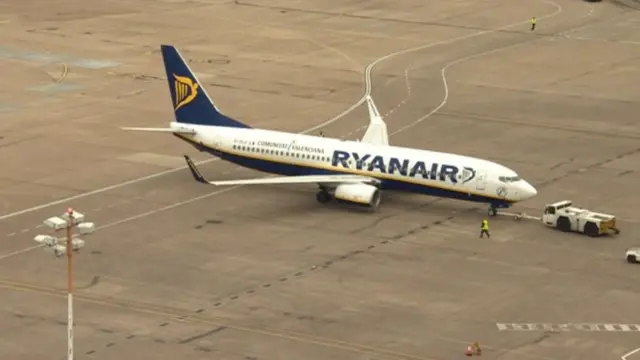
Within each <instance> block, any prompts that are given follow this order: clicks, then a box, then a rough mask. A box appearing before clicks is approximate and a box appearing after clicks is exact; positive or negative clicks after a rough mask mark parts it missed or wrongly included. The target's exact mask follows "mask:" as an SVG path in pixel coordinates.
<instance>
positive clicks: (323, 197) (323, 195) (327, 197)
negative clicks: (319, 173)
mask: <svg viewBox="0 0 640 360" xmlns="http://www.w3.org/2000/svg"><path fill="white" fill-rule="evenodd" d="M316 200H318V202H319V203H320V204H326V203H328V202H329V201H331V194H329V193H328V192H326V191H324V190H320V191H318V193H317V194H316Z"/></svg>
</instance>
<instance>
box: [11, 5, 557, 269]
mask: <svg viewBox="0 0 640 360" xmlns="http://www.w3.org/2000/svg"><path fill="white" fill-rule="evenodd" d="M545 2H548V3H551V4H553V5H554V6H556V8H557V10H556V11H555V12H554V13H552V14H549V15H546V16H543V17H541V18H540V19H544V18H548V17H552V16H555V15H557V14H559V13H561V12H562V7H561V6H559V5H558V4H556V3H553V2H551V1H545ZM523 23H527V21H521V22H518V23H514V24H511V25H507V26H503V27H501V28H498V29H493V30H484V31H480V32H476V33H473V34H469V35H466V36H461V37H457V38H453V39H449V40H443V41H439V42H436V43H431V44H426V45H421V46H418V47H414V48H410V49H405V50H401V51H398V52H395V53H391V54H387V55H385V56H383V57H381V58H378V59H377V60H375V61H374V62H372V63H370V64H369V65H368V66H367V68H366V71H365V84H366V86H365V88H366V90H365V95H363V96H362V98H361V99H360V100H359V101H358V102H357V103H356V104H354V105H352V106H351V107H349V108H348V109H347V110H345V111H343V112H342V113H340V114H338V115H336V116H335V117H333V118H332V119H329V120H328V121H325V122H324V123H322V124H319V125H316V126H314V127H312V128H309V129H307V130H305V131H302V132H301V133H302V134H305V133H309V132H312V131H315V130H317V129H319V128H321V127H324V126H326V125H329V124H331V123H333V122H335V121H337V120H339V119H341V118H342V117H344V116H345V115H347V114H348V113H349V112H351V111H353V110H354V109H355V108H357V106H359V105H361V104H362V103H363V102H364V101H366V97H367V96H368V95H369V94H370V93H371V89H372V84H371V70H372V69H373V67H374V66H375V65H377V64H378V63H380V62H381V61H383V60H386V59H389V58H392V57H394V56H396V55H400V54H405V53H410V52H413V51H418V50H423V49H426V48H430V47H433V46H436V45H442V44H449V43H453V42H456V41H460V40H464V39H469V38H472V37H475V36H478V35H482V34H487V33H492V32H495V31H498V30H504V29H507V28H510V27H513V26H516V25H520V24H523ZM502 49H503V48H500V49H495V50H492V51H497V50H502ZM492 51H488V52H485V53H490V52H492ZM485 53H481V54H477V55H476V56H481V55H483V54H485ZM472 57H473V56H469V57H467V58H472ZM463 59H466V58H463ZM463 59H458V60H457V61H454V62H452V63H449V65H447V66H445V68H443V69H442V76H443V79H444V80H445V87H446V86H447V84H446V78H444V71H445V70H446V68H447V67H448V66H450V65H453V64H455V63H457V62H459V61H461V60H463ZM405 74H407V75H408V72H405ZM447 96H448V89H447V95H446V96H445V100H444V102H443V103H442V104H441V106H439V107H438V108H436V109H435V110H434V111H432V112H431V113H429V114H428V115H427V116H426V117H428V116H430V115H431V114H433V113H435V112H436V111H437V110H439V108H441V107H442V106H444V103H446V97H447ZM426 117H423V118H421V119H419V120H418V121H417V122H414V123H413V125H415V124H416V123H418V122H419V121H422V120H424V119H426ZM363 127H366V126H363ZM405 128H406V127H405ZM402 130H404V129H402ZM402 130H400V131H402ZM397 132H399V131H397ZM392 135H393V134H392ZM218 160H220V159H218V158H214V159H208V160H204V161H200V162H198V163H197V164H198V165H200V164H205V163H209V162H213V161H218ZM185 168H187V166H182V167H180V168H176V169H171V170H167V171H163V172H159V173H156V174H152V175H148V176H144V177H141V178H137V179H133V180H129V181H125V182H122V183H119V184H115V185H111V186H108V187H105V188H102V189H97V190H93V191H90V192H86V193H82V194H78V195H75V196H71V197H69V198H66V199H61V200H57V201H54V202H50V203H47V204H42V205H38V206H35V207H32V208H29V209H24V210H21V211H17V212H14V213H11V214H6V215H3V216H1V217H0V220H5V219H8V218H12V217H15V216H18V215H22V214H25V213H29V212H33V211H36V210H40V209H43V208H47V207H49V206H53V205H57V204H60V203H63V202H66V201H70V200H74V199H79V198H83V197H86V196H90V195H94V194H98V193H102V192H105V191H108V190H112V189H117V188H120V187H123V186H126V185H130V184H135V183H137V182H141V181H144V180H149V179H153V178H156V177H159V176H162V175H165V174H169V173H172V172H176V171H179V170H182V169H185ZM239 187H242V185H240V186H234V187H230V188H226V189H224V190H220V191H214V192H211V193H209V194H205V195H202V196H199V197H195V198H191V199H189V200H185V201H181V202H177V203H174V204H171V205H168V206H165V207H162V208H159V209H156V210H152V211H149V212H146V213H142V214H139V215H136V216H133V217H130V218H127V219H123V220H119V221H117V222H115V223H110V224H107V225H103V226H101V227H98V228H96V230H98V229H104V228H106V227H110V226H114V225H117V224H121V223H124V222H127V221H132V220H136V219H139V218H142V217H145V216H149V215H153V214H155V213H158V212H161V211H165V210H169V209H172V208H174V207H178V206H181V205H185V204H188V203H191V202H194V201H198V200H200V199H204V198H207V197H210V196H215V195H217V194H221V193H225V192H228V191H231V190H234V189H237V188H239ZM99 210H100V209H97V210H94V212H96V211H99ZM41 246H42V245H37V246H32V247H29V248H25V249H22V250H18V251H15V252H13V253H9V254H5V255H0V260H3V259H6V258H9V257H11V256H14V255H18V254H22V253H25V252H28V251H31V250H33V249H36V248H39V247H41Z"/></svg>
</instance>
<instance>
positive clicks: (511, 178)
mask: <svg viewBox="0 0 640 360" xmlns="http://www.w3.org/2000/svg"><path fill="white" fill-rule="evenodd" d="M498 180H500V181H502V182H503V183H511V182H517V181H520V180H522V179H521V178H520V177H519V176H499V177H498Z"/></svg>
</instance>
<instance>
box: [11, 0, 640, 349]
mask: <svg viewBox="0 0 640 360" xmlns="http://www.w3.org/2000/svg"><path fill="white" fill-rule="evenodd" d="M85 5H86V4H84V3H81V2H79V1H78V0H66V1H58V2H55V3H54V2H45V1H40V2H33V1H30V2H24V1H22V2H21V1H14V0H9V1H8V2H5V4H3V5H2V6H0V7H1V8H2V12H1V14H2V15H1V16H0V30H2V36H3V42H2V44H3V45H2V47H0V64H1V66H2V68H3V69H6V70H7V71H6V72H5V78H4V80H5V86H3V87H2V88H1V89H0V152H2V159H3V170H4V171H3V172H2V174H0V200H1V201H0V212H1V214H0V247H1V249H2V250H1V251H0V296H2V299H3V301H2V302H1V304H0V331H1V332H2V333H3V334H4V336H2V337H1V339H0V358H2V359H5V358H6V359H42V358H44V357H47V358H54V359H58V358H59V359H63V358H65V352H66V350H65V347H66V331H65V326H66V316H67V315H66V304H65V297H66V261H65V260H64V259H57V260H56V259H54V258H53V256H52V255H51V254H47V253H44V251H43V249H42V248H38V247H36V245H37V244H36V243H35V242H34V241H33V240H32V238H33V237H34V236H35V235H36V234H38V233H42V232H45V231H46V230H45V229H44V228H43V226H42V225H40V224H41V223H42V220H44V219H45V218H47V217H49V216H54V215H57V214H59V213H62V212H64V211H65V210H66V208H67V207H69V206H72V207H74V208H75V209H77V210H78V211H80V212H82V213H84V214H85V215H86V216H87V219H88V220H90V221H94V222H95V223H96V224H97V226H98V231H97V232H96V233H95V234H93V235H91V236H87V237H86V238H85V240H86V241H87V247H86V249H84V250H83V251H82V252H80V253H79V254H78V255H77V256H76V257H75V258H74V265H75V267H74V269H75V270H74V271H75V274H74V276H75V306H76V328H75V354H76V358H79V359H98V358H99V359H128V358H140V357H145V358H154V359H165V358H166V359H175V358H181V359H204V358H207V359H209V358H211V357H216V358H222V359H256V360H257V359H274V358H279V359H300V358H305V359H328V358H342V359H406V360H418V359H425V360H426V359H429V360H431V359H434V360H440V359H441V360H444V359H455V358H462V357H463V352H464V350H465V348H466V346H467V345H468V344H470V343H471V342H473V341H476V340H477V341H479V342H480V343H481V345H482V346H483V348H484V353H483V358H487V359H501V360H510V359H572V358H576V359H577V358H580V359H594V360H602V359H618V358H620V357H621V356H623V355H624V354H626V353H629V352H630V351H632V350H634V349H636V348H639V347H640V343H639V342H638V341H637V332H634V331H629V332H623V331H604V330H600V331H594V330H589V331H587V330H588V329H607V328H616V327H612V326H609V327H605V326H604V325H602V326H600V325H598V326H596V325H594V326H591V325H590V324H609V325H612V324H640V314H638V312H637V304H638V302H639V301H640V292H639V291H638V289H637V286H636V284H637V283H638V280H639V279H640V272H638V270H639V269H638V268H636V267H635V266H632V265H629V264H626V263H624V261H623V255H624V250H625V249H626V248H627V247H629V246H631V245H633V244H638V241H637V240H636V239H635V238H634V235H633V234H634V233H635V232H636V231H637V230H640V223H639V222H638V220H637V219H635V214H636V213H637V210H638V208H639V206H638V201H637V199H636V197H635V196H634V194H635V187H636V184H637V183H638V181H639V180H640V174H639V173H638V165H637V164H638V163H639V161H640V146H639V145H638V139H640V126H638V124H637V121H636V120H635V119H636V117H637V114H638V110H640V105H639V104H640V93H638V91H637V89H636V88H637V86H636V85H637V83H638V80H640V72H639V67H638V65H637V59H638V57H640V47H639V46H638V45H639V44H640V31H639V30H640V21H639V19H640V17H639V15H638V13H637V11H635V10H634V9H633V8H632V7H630V6H623V5H624V3H623V2H602V3H594V4H590V3H587V2H579V1H578V2H577V1H569V0H557V1H534V0H531V1H527V2H524V3H518V4H516V3H514V2H512V1H498V0H490V1H488V2H487V1H485V2H482V3H479V2H474V1H466V0H465V1H457V2H446V1H439V2H422V1H415V0H402V1H394V2H390V1H382V2H380V1H379V2H375V3H362V2H357V1H335V0H328V1H324V2H322V3H311V2H296V1H286V0H277V1H257V0H254V1H253V2H247V1H242V0H239V1H237V2H234V1H191V2H184V1H160V0H135V1H127V2H104V3H100V4H97V3H96V4H92V6H85ZM631 5H633V4H631ZM531 16H536V17H537V18H538V26H537V29H536V31H534V32H532V31H530V30H529V24H528V20H529V19H530V17H531ZM162 43H169V44H174V45H176V46H177V47H178V48H179V49H180V50H181V52H182V53H183V55H184V56H185V57H186V58H188V59H189V61H190V66H191V67H192V69H193V70H194V71H195V72H196V73H197V75H198V76H199V78H200V80H202V82H203V83H205V87H206V90H207V92H208V93H209V95H210V96H211V97H212V99H213V100H214V101H215V103H216V105H217V106H218V107H219V108H220V109H221V110H222V111H223V112H224V113H225V114H227V115H230V116H232V117H235V118H238V119H240V120H242V121H244V122H246V123H248V124H251V125H252V126H256V127H265V128H272V129H279V130H285V131H292V132H303V131H308V132H310V133H317V132H318V131H320V130H322V131H323V132H324V133H325V135H326V136H333V137H342V138H348V139H355V138H359V137H361V136H362V135H363V133H364V129H365V128H366V125H367V122H368V118H367V113H366V108H365V107H364V106H359V107H355V108H354V109H353V110H351V111H347V112H345V109H349V108H351V107H353V106H352V105H354V104H356V103H357V102H358V101H359V100H360V99H361V97H362V95H363V91H365V89H366V88H367V87H366V81H365V79H366V76H365V69H366V67H367V65H368V64H371V63H372V62H374V61H377V60H379V59H380V60H379V61H378V62H377V63H376V65H375V67H374V68H373V70H372V71H371V77H370V83H369V84H370V85H371V89H372V91H371V94H372V96H373V98H374V99H375V101H376V103H377V105H378V107H379V110H380V111H381V113H383V114H384V115H385V120H386V122H387V124H388V127H389V132H390V134H392V137H391V142H392V143H393V144H397V145H402V146H410V147H418V148H425V149H432V150H438V151H446V152H453V153H461V154H467V155H472V156H476V157H481V158H489V159H492V160H495V161H497V162H500V163H502V164H504V165H506V166H509V167H511V168H513V169H516V170H517V171H518V172H519V175H520V176H522V177H523V178H525V179H527V180H528V181H530V182H532V183H533V184H534V185H535V186H536V187H537V188H538V193H539V194H538V196H537V197H536V198H533V199H531V200H529V201H527V202H524V203H522V204H518V205H517V206H516V207H515V208H514V209H512V211H520V212H526V213H529V214H532V215H539V214H540V212H541V211H542V208H543V206H544V204H546V203H550V202H555V201H557V200H562V199H571V200H573V201H574V203H575V204H576V205H578V206H584V207H586V208H589V209H594V210H597V211H601V212H606V213H612V214H614V215H616V216H617V217H618V221H619V227H620V228H621V229H622V233H621V234H620V235H619V236H617V237H605V238H600V239H591V238H587V237H583V236H580V235H571V234H564V233H560V232H557V231H555V230H553V229H547V228H544V227H542V225H541V224H539V223H536V222H531V221H514V220H513V219H511V218H509V217H498V218H495V219H490V225H491V233H492V237H491V238H490V239H479V238H478V235H479V228H480V221H481V220H482V219H483V218H484V217H485V216H486V207H485V206H484V205H482V204H473V203H465V202H458V201H451V200H443V199H437V198H430V197H424V196H417V195H410V194H395V193H393V194H392V193H385V194H384V197H383V201H382V205H381V209H380V211H379V213H376V214H370V213H366V212H361V211H354V210H353V209H350V208H348V207H344V206H339V205H336V204H329V205H320V204H318V203H316V201H315V189H314V188H313V187H311V186H303V185H302V186H251V187H249V186H243V187H236V188H214V187H207V186H204V185H202V184H199V183H196V182H194V181H193V179H192V177H191V175H190V173H189V172H188V170H186V169H184V168H183V169H180V167H183V166H184V163H183V159H182V154H188V155H190V156H192V157H193V158H194V159H195V160H207V159H209V157H207V156H206V155H204V154H200V153H197V152H196V151H195V150H194V149H192V148H191V147H190V146H189V145H187V144H185V143H181V142H180V141H178V140H177V139H175V138H174V137H172V136H168V135H166V134H150V133H129V132H123V131H121V130H119V127H120V126H153V127H162V126H166V124H167V123H168V122H169V121H171V120H172V119H173V114H172V110H171V104H170V97H169V94H168V91H167V83H166V80H165V79H164V74H163V72H164V70H163V67H162V60H161V56H160V54H159V45H160V44H162ZM341 113H342V115H341V116H337V115H339V114H341ZM319 124H325V125H324V126H321V127H320V126H318V125H319ZM310 129H311V130H310ZM201 170H202V171H203V172H204V173H205V175H206V176H208V177H210V178H215V179H238V178H251V177H259V176H263V174H260V173H258V172H254V171H251V170H247V169H242V168H239V167H237V166H235V165H233V164H229V163H224V162H221V161H209V162H207V163H205V164H203V165H201ZM65 199H70V200H65ZM504 324H520V327H519V328H520V329H522V328H523V326H522V324H546V325H548V326H547V328H554V329H562V330H556V331H548V330H544V326H542V325H540V326H538V325H536V326H538V327H534V326H532V327H528V326H527V328H534V329H537V330H535V331H523V330H520V331H511V330H514V329H516V328H518V327H516V326H513V325H509V326H505V325H504ZM549 324H551V325H554V326H555V327H554V326H551V325H549ZM558 324H586V325H585V326H582V327H580V326H565V327H561V326H559V325H558ZM618 328H620V327H619V326H618ZM510 329H511V330H510ZM541 329H542V330H541ZM585 329H587V330H585ZM635 356H638V355H635ZM629 360H633V357H630V358H629Z"/></svg>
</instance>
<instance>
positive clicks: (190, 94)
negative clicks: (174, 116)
mask: <svg viewBox="0 0 640 360" xmlns="http://www.w3.org/2000/svg"><path fill="white" fill-rule="evenodd" d="M173 78H174V79H175V80H174V87H175V93H176V107H175V110H178V109H180V108H181V107H183V106H185V105H187V104H188V103H190V102H192V101H193V99H195V98H196V96H198V84H196V83H194V82H193V80H191V79H189V78H188V77H184V76H178V75H176V74H173Z"/></svg>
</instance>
